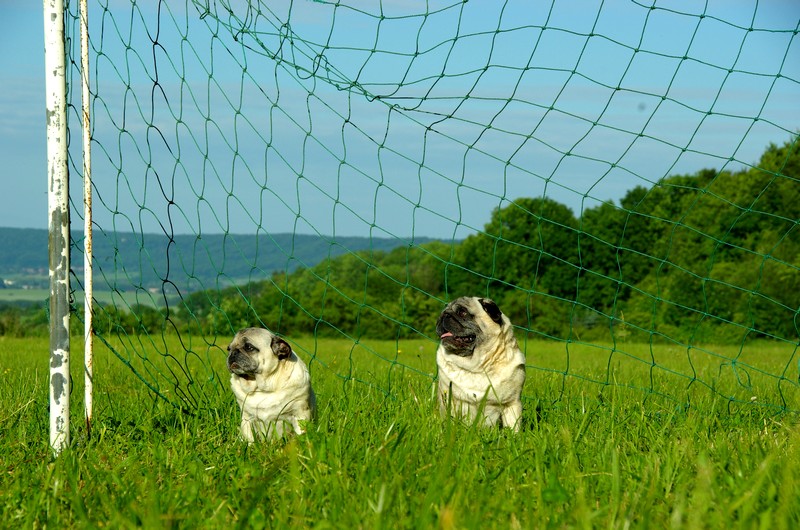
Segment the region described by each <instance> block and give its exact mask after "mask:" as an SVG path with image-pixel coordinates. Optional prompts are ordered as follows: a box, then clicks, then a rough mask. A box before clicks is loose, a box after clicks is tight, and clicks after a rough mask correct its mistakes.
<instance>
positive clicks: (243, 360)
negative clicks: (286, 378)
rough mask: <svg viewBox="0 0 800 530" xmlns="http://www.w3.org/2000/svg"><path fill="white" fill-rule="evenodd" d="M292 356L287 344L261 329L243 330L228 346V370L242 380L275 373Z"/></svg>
mask: <svg viewBox="0 0 800 530" xmlns="http://www.w3.org/2000/svg"><path fill="white" fill-rule="evenodd" d="M291 354H292V348H291V346H289V344H288V343H287V342H286V341H285V340H283V339H281V338H280V337H277V336H275V335H273V334H272V333H270V332H269V331H267V330H266V329H263V328H245V329H243V330H241V331H239V332H238V333H237V334H236V335H235V336H234V337H233V340H232V341H231V343H230V344H229V345H228V361H227V364H228V370H229V371H230V372H231V373H232V374H235V375H238V376H239V377H241V378H243V379H248V380H252V379H255V377H256V375H257V374H269V373H272V372H274V371H275V369H276V368H277V367H278V363H279V362H280V361H282V360H283V359H288V358H289V356H291Z"/></svg>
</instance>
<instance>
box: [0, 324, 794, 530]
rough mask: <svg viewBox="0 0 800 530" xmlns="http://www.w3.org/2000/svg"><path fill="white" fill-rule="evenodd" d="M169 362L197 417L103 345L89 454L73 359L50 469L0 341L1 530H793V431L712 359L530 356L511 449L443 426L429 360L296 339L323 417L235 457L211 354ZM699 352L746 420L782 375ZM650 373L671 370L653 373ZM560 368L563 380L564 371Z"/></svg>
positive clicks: (216, 346)
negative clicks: (68, 443)
mask: <svg viewBox="0 0 800 530" xmlns="http://www.w3.org/2000/svg"><path fill="white" fill-rule="evenodd" d="M115 341H118V342H114V345H115V347H119V349H120V351H130V349H131V348H130V347H132V346H136V347H138V348H143V349H145V350H148V349H149V350H148V351H147V354H148V357H151V358H154V359H155V360H156V361H159V360H160V356H159V351H160V348H164V349H166V350H167V351H170V352H173V353H174V352H178V351H182V350H181V347H180V346H179V344H178V342H177V340H176V339H167V340H166V341H165V342H164V343H163V344H159V343H158V341H153V342H152V343H150V342H148V341H142V342H138V338H132V337H129V338H124V337H123V338H120V339H115ZM184 345H188V346H189V348H190V349H191V350H192V351H193V352H194V355H195V356H196V357H197V358H198V359H205V360H206V361H204V362H205V363H206V364H210V366H211V368H210V371H209V369H208V368H205V367H204V363H199V362H198V363H196V371H197V372H198V374H202V376H198V380H197V381H198V383H203V385H200V386H202V388H203V392H204V397H205V399H204V401H203V407H202V408H201V409H199V410H198V411H197V413H196V414H195V415H193V416H186V415H183V414H181V413H180V412H178V410H177V409H176V408H175V407H173V406H171V405H170V404H168V403H166V402H165V401H163V400H160V399H154V398H153V394H152V393H151V392H149V391H148V390H147V388H146V387H145V385H144V384H142V382H141V381H139V380H138V379H136V378H135V377H132V376H131V374H130V371H129V370H128V368H126V367H125V366H124V364H123V363H121V362H120V361H119V360H118V359H117V358H116V357H115V356H113V355H111V354H109V352H108V350H107V349H106V348H104V347H98V351H97V358H96V361H95V374H96V375H95V385H96V388H95V399H96V404H95V421H94V427H93V431H92V437H91V439H87V437H86V431H85V428H84V426H83V420H82V417H81V415H82V405H81V400H82V375H81V368H80V366H79V365H78V363H79V360H80V359H81V357H82V356H81V354H80V352H81V351H82V347H81V345H80V343H79V342H78V341H75V342H74V343H73V377H74V382H75V389H74V391H73V393H72V400H73V418H72V439H73V445H72V447H70V448H69V449H67V450H65V451H64V452H63V453H62V454H61V456H60V457H58V458H55V459H54V458H52V456H51V453H50V449H49V447H48V443H47V436H48V435H47V433H48V411H47V369H48V354H47V341H46V340H45V339H10V338H2V337H0V402H1V403H2V404H3V407H2V412H0V433H2V434H0V472H2V479H0V521H2V522H0V525H2V526H5V527H8V528H41V527H50V528H132V527H144V528H200V527H202V528H265V527H277V528H286V527H295V528H414V529H416V528H726V529H737V528H770V529H782V528H785V529H791V528H798V527H800V503H799V502H798V501H797V493H796V492H797V491H798V488H799V487H800V478H798V477H800V432H798V425H797V416H796V414H795V413H792V412H788V413H783V414H776V411H775V409H774V408H772V407H769V406H760V405H758V404H756V405H751V404H745V403H741V404H740V403H738V402H737V401H731V400H730V399H729V398H730V397H731V396H730V394H731V393H732V392H737V389H736V388H737V385H735V384H733V383H731V382H730V379H731V377H730V376H729V375H728V374H727V372H726V370H727V368H725V367H724V366H723V365H725V362H726V361H725V360H724V359H722V360H720V359H717V358H714V356H713V355H709V354H707V353H703V352H692V351H689V352H686V351H685V350H684V351H677V352H672V353H670V352H669V350H668V349H667V348H652V349H651V348H650V347H649V346H647V345H641V346H640V345H628V346H627V347H626V348H624V350H625V352H624V353H623V352H620V351H619V350H614V349H613V348H610V347H609V348H606V347H603V348H600V347H593V346H588V345H570V346H569V349H567V347H566V346H565V345H564V344H557V343H535V342H529V343H528V344H527V349H528V357H529V363H530V365H531V368H530V369H529V370H528V380H527V383H526V390H525V396H526V400H525V406H526V410H525V415H526V425H525V428H524V430H523V431H522V432H521V433H519V434H518V435H511V434H508V433H506V432H497V431H495V430H485V429H476V428H473V427H471V426H465V425H462V424H460V423H457V422H453V421H444V420H442V419H440V418H439V417H438V415H437V414H436V412H435V404H434V403H433V393H432V383H433V379H432V375H433V371H434V369H435V368H434V360H433V351H434V348H435V345H434V344H432V343H430V342H424V341H408V342H400V343H397V342H394V341H386V342H372V343H369V344H357V345H354V344H353V343H352V342H348V341H344V340H332V339H318V340H315V339H313V338H308V339H300V340H298V341H297V342H296V346H297V349H298V351H299V352H300V354H301V356H303V357H304V358H305V359H306V360H307V361H308V360H309V359H313V360H312V361H311V362H310V366H311V370H312V376H313V380H314V386H315V390H316V392H317V396H318V404H319V411H318V412H319V414H318V419H317V421H316V422H315V424H314V425H313V427H312V428H311V429H310V430H309V432H308V433H307V434H306V435H305V436H302V437H298V438H293V439H291V440H289V441H288V442H285V443H275V444H259V445H254V446H250V447H248V446H246V445H244V444H242V443H241V442H239V441H238V440H237V438H236V429H237V423H238V422H237V409H236V405H235V402H234V400H233V396H232V394H231V393H230V391H229V390H228V388H227V376H226V374H225V371H224V365H223V360H224V355H223V353H222V351H223V350H222V349H221V348H220V346H222V347H224V339H222V338H220V339H218V340H216V341H215V340H206V339H198V338H192V340H191V342H187V341H186V339H185V340H184ZM122 346H130V347H128V348H123V347H122ZM398 350H399V351H398ZM711 350H712V349H709V351H711ZM713 351H715V352H719V351H721V352H722V355H724V356H725V357H726V358H728V359H731V358H737V359H738V361H739V362H742V363H744V362H747V363H748V365H749V366H750V368H748V369H747V371H748V373H749V374H750V380H749V381H750V382H749V384H750V387H749V388H747V389H746V390H747V392H746V394H750V393H754V395H756V398H757V402H759V403H760V402H762V401H763V402H764V403H771V402H773V399H774V397H775V396H780V394H781V392H778V391H777V390H776V388H777V386H778V385H777V384H776V382H775V381H776V379H775V378H774V377H771V376H768V375H764V376H761V375H759V374H760V373H761V372H760V371H759V370H763V372H764V373H765V374H774V373H778V374H780V373H782V372H781V371H782V370H784V369H785V368H786V366H787V363H788V361H787V358H788V359H791V353H790V352H789V353H787V352H785V351H781V348H780V347H777V346H775V347H773V346H769V345H766V344H765V345H760V346H758V347H754V348H753V351H752V352H751V351H749V349H748V350H745V351H742V350H741V349H739V348H734V349H730V350H729V351H726V350H725V349H724V348H723V349H721V350H720V349H713ZM162 353H163V352H162ZM567 353H569V356H567ZM652 356H659V358H658V359H656V360H657V361H658V366H659V367H661V366H663V367H665V368H666V369H665V368H659V367H657V368H653V363H652V362H650V361H651V360H652V359H651V357H652ZM693 356H694V357H693ZM142 357H143V355H142V356H139V355H136V354H132V355H131V357H130V358H128V359H127V360H128V361H130V363H131V365H132V366H134V367H136V368H137V369H138V370H140V372H141V373H143V374H144V375H146V376H147V377H151V378H152V379H153V380H154V381H157V382H158V381H161V382H160V383H159V388H160V389H161V390H163V391H164V392H165V393H166V395H167V397H169V398H170V399H173V398H174V397H175V396H174V394H171V393H170V392H179V391H180V385H179V386H178V387H174V388H172V389H170V387H169V385H168V384H166V383H164V382H163V381H166V379H167V378H166V377H165V376H162V375H159V371H158V370H156V368H157V367H158V362H157V363H156V364H153V365H148V363H147V362H145V361H144V360H142ZM177 357H179V358H180V359H184V357H180V356H177ZM567 357H569V361H568V360H567ZM641 359H643V360H641ZM568 362H569V365H568V368H569V373H571V374H575V376H574V377H573V376H570V377H564V375H563V373H562V372H565V371H567V370H566V368H567V363H568ZM648 362H649V364H648ZM188 364H189V365H190V366H191V365H192V363H191V362H190V363H188ZM148 366H149V370H148ZM721 366H722V367H721ZM756 368H757V369H756ZM162 372H164V373H167V374H168V373H169V371H168V370H166V369H162ZM654 372H655V375H654ZM675 374H677V375H675ZM687 374H689V375H687ZM791 375H792V376H793V377H795V382H796V375H797V374H796V372H795V373H793V374H791ZM787 376H788V375H787ZM739 379H741V376H740V377H739ZM219 381H221V383H220V382H219ZM591 381H598V382H591ZM692 381H693V382H692ZM701 381H702V382H703V383H705V384H703V383H701ZM779 381H780V380H779ZM689 382H692V384H691V385H689V384H688V383H689ZM709 386H712V387H714V389H715V390H716V391H712V390H711V389H710V388H709ZM738 386H741V384H739V385H738ZM791 388H792V387H789V390H788V391H786V392H784V394H786V395H787V396H788V398H789V400H792V399H794V396H793V395H792V394H791V392H792V390H791ZM734 397H736V399H738V398H739V396H738V395H737V396H734ZM741 397H742V398H744V399H742V401H748V402H749V398H745V394H742V396H741ZM687 402H688V404H689V406H686V405H687Z"/></svg>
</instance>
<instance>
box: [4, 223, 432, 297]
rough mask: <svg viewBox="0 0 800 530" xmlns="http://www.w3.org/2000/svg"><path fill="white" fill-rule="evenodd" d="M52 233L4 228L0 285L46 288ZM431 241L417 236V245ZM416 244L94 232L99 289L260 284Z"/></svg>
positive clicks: (78, 261) (78, 269)
mask: <svg viewBox="0 0 800 530" xmlns="http://www.w3.org/2000/svg"><path fill="white" fill-rule="evenodd" d="M72 238H73V241H75V242H77V245H78V247H77V248H73V250H72V254H71V256H70V261H71V263H72V269H73V271H75V273H76V274H77V275H78V277H79V278H80V277H81V276H82V274H83V243H82V240H83V239H82V238H83V234H82V233H80V232H73V234H72ZM47 241H48V235H47V230H43V229H28V228H2V227H0V248H2V249H3V251H2V252H1V253H0V279H5V280H8V279H12V280H13V281H14V284H15V285H16V286H20V287H21V286H23V285H27V286H30V287H42V286H43V285H46V283H47V275H48V252H47ZM429 241H432V239H430V238H419V237H415V238H414V240H413V243H414V244H422V243H426V242H429ZM411 242H412V241H409V240H403V239H394V238H369V237H336V238H331V237H324V236H316V235H305V234H265V233H262V234H259V235H258V236H256V235H246V234H225V235H223V234H208V235H202V236H197V235H176V236H173V237H172V238H169V237H167V236H165V235H164V234H152V233H150V234H138V233H131V232H117V233H114V232H102V231H99V230H95V232H94V244H93V254H94V262H95V278H96V280H95V289H97V290H104V289H108V288H110V287H114V286H115V285H118V286H119V287H120V288H123V289H129V288H130V287H131V286H137V287H139V286H140V287H142V288H146V289H147V288H160V287H161V285H162V284H163V281H164V280H167V281H171V282H173V283H175V284H176V285H177V286H178V287H179V288H180V289H181V290H192V291H194V290H200V289H208V288H214V287H216V286H217V283H218V282H219V283H221V284H224V285H226V286H227V285H230V284H231V283H243V282H246V281H248V280H263V279H266V278H267V277H269V276H271V275H272V273H273V272H276V271H284V272H291V271H293V270H295V269H297V268H298V267H310V266H313V265H316V264H318V263H320V262H321V261H323V260H325V259H327V258H328V257H334V256H338V255H341V254H344V253H346V252H356V251H360V250H370V249H371V250H377V251H388V250H391V249H393V248H397V247H400V246H404V245H408V244H410V243H411Z"/></svg>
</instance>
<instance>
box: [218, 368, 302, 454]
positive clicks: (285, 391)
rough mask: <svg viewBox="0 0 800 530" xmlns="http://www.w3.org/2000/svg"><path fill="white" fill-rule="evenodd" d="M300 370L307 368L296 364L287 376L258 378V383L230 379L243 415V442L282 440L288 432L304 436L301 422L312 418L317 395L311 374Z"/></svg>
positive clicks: (235, 377) (255, 381)
mask: <svg viewBox="0 0 800 530" xmlns="http://www.w3.org/2000/svg"><path fill="white" fill-rule="evenodd" d="M301 368H305V367H304V366H300V365H296V364H295V365H293V366H291V367H290V370H288V372H289V373H288V374H279V373H273V374H270V376H268V377H261V376H259V375H257V376H256V378H255V379H244V378H242V377H239V376H237V375H232V376H231V389H232V390H233V394H234V396H235V397H236V401H237V402H238V403H239V407H240V409H241V411H242V423H241V435H242V438H243V439H244V440H246V441H248V442H253V441H255V439H256V438H259V437H260V438H265V439H270V438H273V437H281V436H283V435H284V434H285V433H286V429H287V428H290V429H291V430H292V431H293V432H295V433H296V434H303V433H304V432H305V430H304V428H303V425H302V423H301V422H304V421H307V420H310V419H311V417H312V414H313V404H314V392H313V391H312V390H311V385H310V381H309V377H308V372H307V371H306V370H305V369H301ZM279 378H280V379H279ZM278 382H279V383H280V384H275V383H278Z"/></svg>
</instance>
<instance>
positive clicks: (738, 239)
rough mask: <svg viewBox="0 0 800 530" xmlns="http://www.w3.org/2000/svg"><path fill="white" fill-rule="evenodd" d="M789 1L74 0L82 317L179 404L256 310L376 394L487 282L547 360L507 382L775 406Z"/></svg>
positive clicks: (789, 204)
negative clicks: (90, 203)
mask: <svg viewBox="0 0 800 530" xmlns="http://www.w3.org/2000/svg"><path fill="white" fill-rule="evenodd" d="M78 20H79V15H78V6H77V2H70V3H69V5H68V7H67V28H66V29H67V38H68V42H67V54H68V63H69V69H68V86H69V100H70V107H69V124H70V137H71V142H70V156H71V166H70V171H71V174H72V178H73V179H74V181H75V182H78V181H79V178H78V177H80V176H81V175H82V165H81V158H80V155H81V153H80V145H79V144H80V142H79V141H78V140H79V138H80V132H79V131H80V124H81V112H80V108H81V107H80V83H79V80H80V60H79V59H78V58H79V57H80V55H79V54H80V50H79V38H78V27H79V25H78ZM798 23H800V8H798V6H795V5H793V4H792V3H791V2H786V3H782V2H776V3H767V2H758V1H753V2H738V3H735V5H734V4H733V3H727V2H718V3H705V2H655V1H647V2H639V1H633V0H631V1H622V0H620V1H612V2H605V1H599V2H586V3H581V5H580V7H576V5H575V4H574V3H572V2H562V1H548V2H529V1H515V0H507V1H504V2H488V1H486V2H481V1H477V0H472V1H454V0H445V1H441V2H438V1H429V2H416V1H414V2H411V1H410V2H392V1H388V2H387V1H383V2H378V1H376V2H359V1H307V0H299V1H275V2H273V1H269V2H267V1H234V0H207V1H202V0H195V1H186V2H184V3H181V2H145V3H142V2H131V3H129V4H126V3H123V2H108V1H107V0H93V1H90V2H89V35H90V37H89V54H90V65H91V67H90V68H91V72H90V79H91V87H90V88H91V109H92V149H93V155H92V159H93V179H94V184H93V189H94V194H95V195H94V222H95V235H94V257H95V259H94V270H95V271H94V275H95V286H94V290H95V307H96V311H97V315H96V323H95V327H96V332H97V337H98V338H99V340H100V342H101V344H103V345H104V347H107V348H108V349H110V350H111V351H112V352H113V353H114V354H115V355H116V356H117V357H118V358H119V360H120V361H122V362H124V363H126V364H127V365H128V366H129V367H130V369H131V370H132V371H133V372H134V373H135V374H136V376H137V377H139V379H141V381H142V384H143V385H146V386H147V387H148V388H149V389H150V390H152V391H153V392H154V393H155V394H157V395H158V396H160V397H162V398H163V399H165V400H167V401H169V402H170V403H172V404H174V405H175V406H178V407H181V408H186V409H190V410H191V409H197V408H202V407H203V406H204V405H205V404H207V403H208V399H209V398H208V396H210V395H215V394H217V393H219V392H227V375H226V373H225V371H224V364H222V361H223V360H224V356H225V351H224V349H225V346H226V344H227V342H228V340H229V339H230V338H231V336H232V334H233V333H234V332H235V331H236V330H237V329H239V328H241V327H245V326H251V325H263V326H266V327H268V328H270V329H272V330H273V331H275V332H277V333H280V334H282V335H284V336H286V337H287V338H288V339H290V340H294V342H293V345H294V346H295V348H296V349H297V351H298V353H299V354H300V356H301V357H304V358H305V359H306V360H307V361H310V362H311V365H312V371H313V370H317V372H318V373H321V374H330V375H333V376H336V377H340V378H341V379H342V380H343V381H353V382H354V383H356V384H362V383H363V384H365V385H370V386H372V387H375V388H378V389H379V390H380V391H382V392H385V393H387V394H391V393H393V392H395V390H394V388H393V387H392V377H393V374H396V373H398V372H402V373H404V374H410V375H409V377H412V378H417V379H419V380H421V381H428V380H431V379H432V378H434V377H435V362H434V355H433V352H434V351H435V348H436V343H437V338H436V336H435V331H434V325H435V321H436V318H437V316H438V314H439V312H440V311H441V310H442V308H443V307H444V304H445V303H446V302H447V301H449V300H451V299H453V298H456V297H458V296H462V295H475V296H488V297H491V298H492V299H494V300H495V301H496V302H497V303H498V305H499V307H500V308H501V309H502V310H503V311H504V312H505V313H506V314H508V315H509V317H510V318H511V320H512V322H513V323H514V324H515V326H516V328H517V337H518V339H519V340H520V342H521V345H522V347H523V349H524V350H526V352H527V358H528V373H529V378H532V379H529V380H534V381H544V382H546V383H547V385H538V384H530V385H529V386H528V387H527V388H526V390H525V398H526V399H528V400H537V401H541V402H558V401H559V399H562V398H566V397H571V396H579V395H583V394H586V395H587V396H591V397H592V398H594V397H595V396H597V395H598V394H600V393H602V392H603V391H604V389H606V388H613V389H625V390H628V389H630V390H632V391H635V392H641V393H642V396H643V397H653V399H658V400H660V401H661V400H663V401H664V402H666V403H672V404H677V405H685V404H690V403H691V400H692V399H693V396H694V395H696V394H697V393H702V394H704V395H714V396H718V397H719V398H721V399H723V400H724V401H726V402H728V404H729V405H732V404H739V403H742V404H743V405H742V406H763V407H767V408H770V409H774V410H776V411H782V410H791V411H796V410H798V409H800V399H799V398H800V396H798V391H799V389H798V362H800V356H798V352H797V349H798V345H799V344H800V342H798V340H799V339H798V330H799V329H800V316H799V313H798V310H799V308H800V228H798V219H800V181H799V180H800V143H798V134H797V126H798V123H800V121H798V120H800V108H798V105H797V102H798V101H800V37H798ZM79 196H80V195H79V194H78V193H77V186H76V187H75V189H74V190H73V197H79ZM72 209H73V220H75V219H78V218H80V217H81V215H82V205H81V204H80V202H79V201H77V200H75V199H73V205H72ZM81 252H82V236H81V235H80V234H78V233H73V256H74V258H73V272H74V275H73V286H74V288H75V290H76V293H79V292H80V291H81V289H82V285H81V281H82V275H81V268H80V266H78V265H76V264H78V263H82V261H81V260H82V256H81ZM76 298H77V297H76ZM76 312H77V313H78V314H79V315H80V309H76ZM328 339H338V342H337V344H339V347H341V344H345V345H346V346H345V347H344V350H345V351H346V353H345V354H341V355H340V356H339V358H331V357H329V356H327V354H326V353H325V351H324V348H325V347H326V345H327V343H325V341H327V340H328ZM375 366H377V367H378V368H373V367H375ZM381 366H383V367H384V368H385V369H383V370H382V369H381V368H380V367H381ZM548 385H549V386H548ZM397 391H399V390H397Z"/></svg>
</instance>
